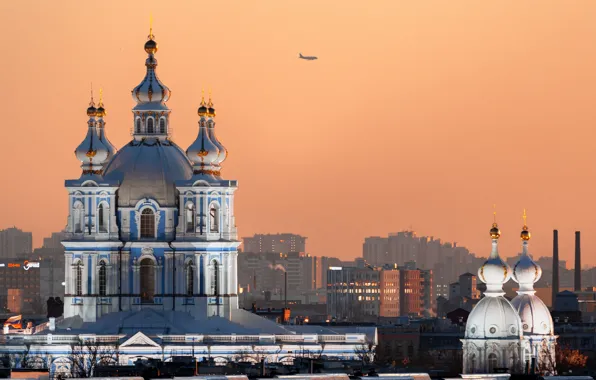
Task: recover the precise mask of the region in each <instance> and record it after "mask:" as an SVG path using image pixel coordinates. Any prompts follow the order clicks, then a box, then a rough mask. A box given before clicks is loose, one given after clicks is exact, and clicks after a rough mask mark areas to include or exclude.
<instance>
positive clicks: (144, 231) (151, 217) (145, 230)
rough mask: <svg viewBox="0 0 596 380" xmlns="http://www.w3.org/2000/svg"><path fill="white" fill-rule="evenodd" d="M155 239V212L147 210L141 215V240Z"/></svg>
mask: <svg viewBox="0 0 596 380" xmlns="http://www.w3.org/2000/svg"><path fill="white" fill-rule="evenodd" d="M154 237H155V214H154V213H153V210H151V209H149V208H146V209H144V210H143V212H142V213H141V238H142V239H145V238H148V239H151V238H154Z"/></svg>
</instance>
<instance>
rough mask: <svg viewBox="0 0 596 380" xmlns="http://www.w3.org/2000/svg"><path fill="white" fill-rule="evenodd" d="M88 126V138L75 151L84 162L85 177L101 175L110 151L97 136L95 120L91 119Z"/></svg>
mask: <svg viewBox="0 0 596 380" xmlns="http://www.w3.org/2000/svg"><path fill="white" fill-rule="evenodd" d="M87 125H88V127H89V128H88V130H87V136H85V139H84V140H83V142H82V143H81V144H80V145H79V146H78V147H77V149H76V150H75V155H76V156H77V158H78V159H79V161H81V162H82V165H81V168H83V175H90V174H101V173H102V168H103V166H102V165H103V164H104V163H105V161H106V159H107V157H108V149H107V148H106V146H105V145H104V144H103V143H102V142H101V140H100V138H99V135H98V134H97V128H96V121H95V118H94V117H90V118H89V121H88V122H87Z"/></svg>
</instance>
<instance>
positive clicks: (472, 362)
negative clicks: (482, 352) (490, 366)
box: [468, 354, 476, 373]
mask: <svg viewBox="0 0 596 380" xmlns="http://www.w3.org/2000/svg"><path fill="white" fill-rule="evenodd" d="M475 372H476V354H472V355H470V365H469V368H468V373H475Z"/></svg>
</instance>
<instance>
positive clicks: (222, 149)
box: [207, 96, 228, 176]
mask: <svg viewBox="0 0 596 380" xmlns="http://www.w3.org/2000/svg"><path fill="white" fill-rule="evenodd" d="M208 107H209V108H208V110H209V111H208V112H209V113H208V115H209V120H208V121H207V127H208V128H207V130H208V132H209V139H210V140H211V141H212V142H213V144H215V146H217V149H218V150H219V155H218V156H217V159H216V160H215V161H213V164H214V165H215V166H217V167H218V168H217V172H218V173H217V174H216V175H217V176H219V174H220V173H219V171H220V168H219V167H220V165H221V163H222V162H224V161H225V159H226V158H227V157H228V150H227V149H226V148H225V147H224V146H223V144H222V143H221V142H220V141H219V140H218V139H217V136H216V135H215V120H214V118H215V109H214V108H213V102H212V101H211V96H209V103H208Z"/></svg>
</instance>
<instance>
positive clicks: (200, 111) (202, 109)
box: [197, 94, 209, 117]
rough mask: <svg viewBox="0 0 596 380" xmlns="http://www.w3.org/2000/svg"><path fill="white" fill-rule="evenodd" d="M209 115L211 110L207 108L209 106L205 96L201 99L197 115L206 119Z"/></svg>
mask: <svg viewBox="0 0 596 380" xmlns="http://www.w3.org/2000/svg"><path fill="white" fill-rule="evenodd" d="M208 113H209V109H208V108H207V105H206V104H205V95H204V94H203V96H202V98H201V105H200V106H199V109H198V110H197V115H199V117H205V116H207V114H208Z"/></svg>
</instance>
